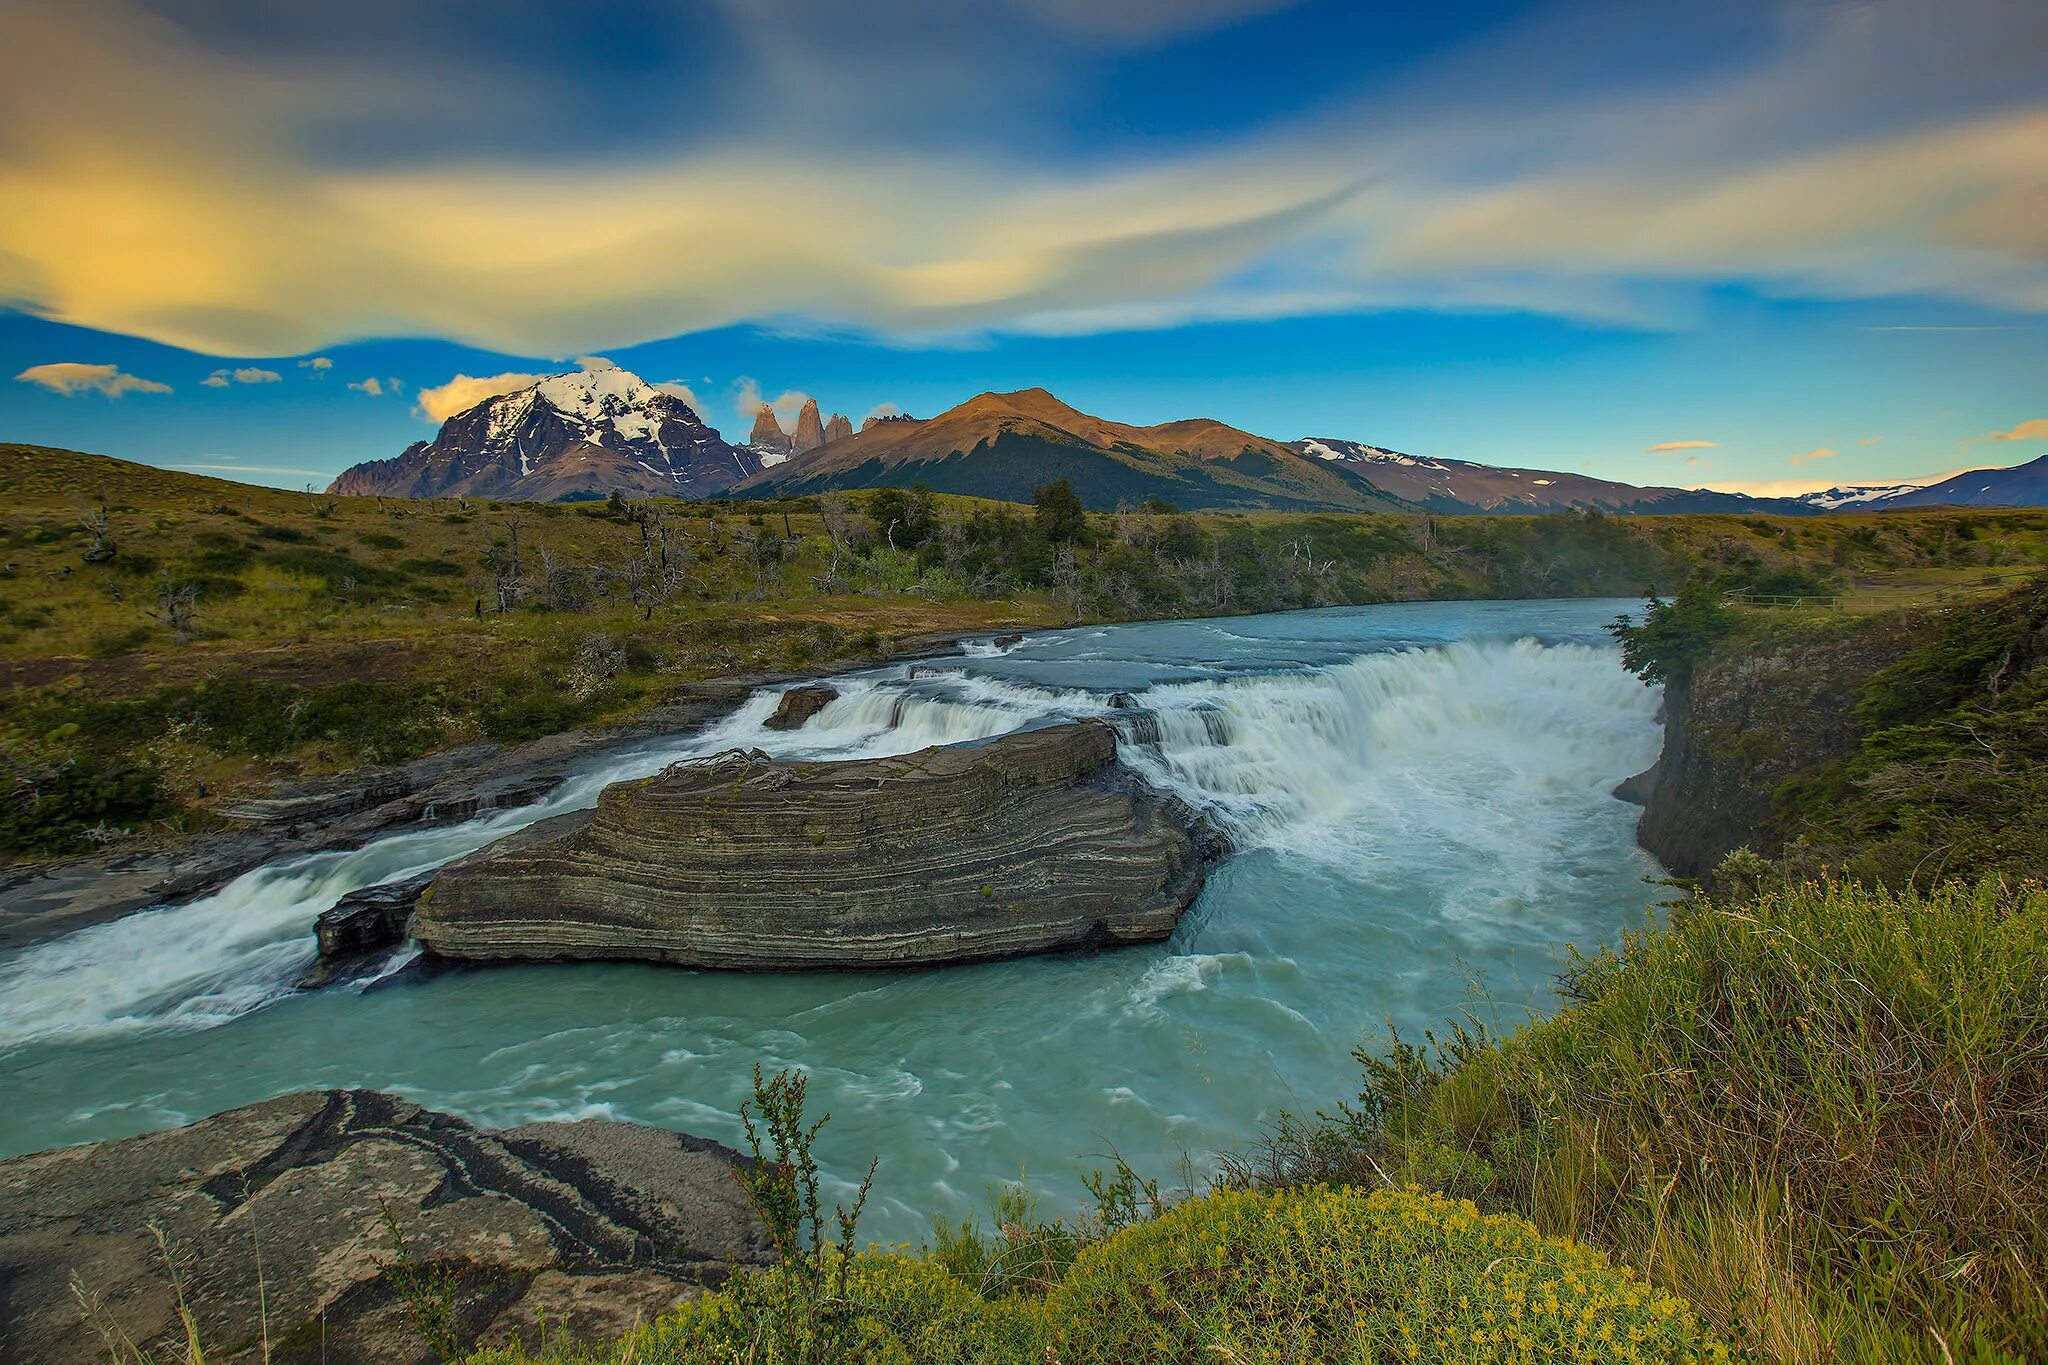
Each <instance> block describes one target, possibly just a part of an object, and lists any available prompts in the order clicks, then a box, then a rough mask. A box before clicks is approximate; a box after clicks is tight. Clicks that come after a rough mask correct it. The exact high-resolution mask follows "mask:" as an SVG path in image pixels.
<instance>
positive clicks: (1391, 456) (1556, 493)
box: [330, 366, 2048, 515]
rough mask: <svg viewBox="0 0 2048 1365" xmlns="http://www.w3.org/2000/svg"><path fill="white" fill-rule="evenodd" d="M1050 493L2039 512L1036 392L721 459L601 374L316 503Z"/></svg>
mask: <svg viewBox="0 0 2048 1365" xmlns="http://www.w3.org/2000/svg"><path fill="white" fill-rule="evenodd" d="M1061 478H1064V479H1066V480H1067V481H1068V482H1069V483H1070V484H1071V485H1072V486H1073V488H1074V490H1075V491H1076V492H1077V493H1079V494H1080V496H1081V499H1082V501H1083V502H1085V503H1086V504H1087V505H1089V506H1090V507H1094V508H1097V509H1101V510H1108V509H1112V508H1115V507H1117V506H1118V505H1120V504H1129V505H1137V504H1141V503H1144V502H1148V501H1159V502H1166V503H1171V504H1173V505H1174V506H1176V507H1182V508H1186V509H1189V510H1204V509H1226V508H1228V509H1259V508H1265V509H1272V510H1282V511H1309V510H1315V511H1343V512H1370V511H1407V512H1415V511H1431V512H1439V513H1443V514H1446V515H1460V514H1474V513H1494V514H1513V513H1521V514H1541V513H1554V512H1566V511H1601V512H1610V513H1627V514H1649V513H1685V512H1736V513H1777V514H1792V515H1815V514H1820V513H1824V512H1832V511H1837V510H1843V509H1853V510H1856V511H1880V510H1885V509H1888V508H1895V507H1900V508H1903V507H1931V506H1938V505H1942V504H1962V505H1977V506H2037V505H2043V504H2048V456H2043V457H2042V458H2040V459H2037V460H2034V461H2033V462H2031V463H2029V464H2024V465H2019V466H2015V467H2012V468H2004V469H1976V470H1965V471H1958V472H1955V473H1952V474H1947V475H1934V476H1929V477H1927V478H1923V479H1908V480H1900V481H1897V482H1893V483H1881V484H1850V485H1843V486H1840V487H1836V488H1830V489H1825V490H1822V491H1820V492H1816V493H1806V494H1802V495H1799V496H1797V497H1784V498H1759V497H1751V496H1749V495H1747V494H1742V493H1726V492H1717V491H1715V490H1712V489H1688V488H1674V487H1661V486H1652V487H1638V486H1636V485H1633V484H1626V483H1619V482H1615V481H1613V480H1609V479H1596V478H1592V477H1589V476H1587V475H1584V474H1568V473H1561V472H1558V471H1553V470H1541V469H1516V468H1507V467H1502V466H1496V465H1486V464H1478V463H1474V462H1472V461H1467V460H1447V459H1438V458H1434V457H1430V456H1418V455H1409V454H1405V453H1403V452H1401V451H1398V450H1390V449H1387V448H1386V447H1383V446H1374V445H1368V444H1365V443H1364V442H1360V441H1351V440H1343V439H1339V438H1335V437H1311V438H1307V439H1303V440H1297V441H1277V440H1273V439H1271V438H1269V437H1265V436H1259V435H1256V434H1254V433H1252V432H1249V431H1242V430H1240V429H1238V428H1236V427H1232V426H1228V425H1226V424H1224V423H1222V422H1218V421H1214V420H1211V419H1209V418H1191V419H1186V420H1183V421H1177V422H1163V423H1160V424H1158V425H1155V426H1131V425H1128V424H1125V423H1122V422H1113V421H1109V420H1107V419H1104V418H1101V417H1095V416H1092V415H1090V414H1088V413H1085V412H1082V411H1080V410H1079V409H1077V408H1074V407H1072V406H1070V405H1068V404H1066V403H1063V402H1061V401H1060V400H1059V399H1058V398H1055V397H1054V396H1053V395H1052V394H1050V393H1048V392H1047V391H1046V390H1044V389H1039V388H1032V389H1020V390H1017V391H1016V392H1013V393H983V394H978V395H976V396H975V397H973V398H970V399H968V400H967V401H966V402H964V403H962V404H960V405H959V406H957V407H954V408H949V409H947V410H946V411H945V412H942V413H940V414H938V415H937V416H935V417H931V418H925V419H918V418H913V417H907V416H900V415H898V416H890V417H870V418H868V419H867V420H865V421H864V422H862V423H861V426H860V429H859V430H858V431H856V430H854V428H853V424H852V422H851V421H849V420H848V419H847V418H846V417H845V416H843V415H841V414H838V413H834V414H833V415H832V416H831V417H830V418H829V419H826V418H823V417H822V416H821V414H820V410H819V407H818V404H817V402H816V401H815V400H808V401H806V402H805V404H804V407H803V409H802V411H801V412H800V413H799V414H798V416H797V420H796V427H795V430H794V431H785V430H784V429H783V427H782V424H781V422H780V421H779V420H778V419H777V417H776V414H775V411H774V409H773V408H771V407H770V406H768V405H767V404H765V403H764V404H762V405H761V407H760V408H759V409H758V410H757V412H756V414H755V419H754V426H753V431H752V433H751V435H750V437H749V439H748V442H747V444H745V445H741V446H734V445H729V444H727V443H726V442H725V441H724V440H723V439H722V438H721V437H720V436H719V434H718V433H717V432H716V431H714V430H712V429H711V428H710V427H709V426H707V425H705V423H704V422H703V421H702V419H700V418H699V417H698V415H697V413H696V412H695V411H694V410H692V409H691V407H690V405H689V404H688V403H687V402H686V401H684V400H683V399H682V398H680V397H678V396H676V395H675V394H673V393H670V392H668V391H667V390H665V389H662V388H660V387H658V386H656V385H652V384H649V383H647V382H646V381H645V380H642V379H640V378H639V377H638V376H636V375H632V374H629V373H627V372H626V371H624V370H621V369H619V368H617V367H615V366H606V367H596V368H591V369H586V370H577V371H573V372H571V373H568V374H558V375H551V376H549V377H548V378H545V379H542V380H539V381H537V382H536V383H534V384H531V385H529V386H527V387H526V388H523V389H519V390H516V391H514V392H512V393H507V394H500V395H498V396H497V397H494V398H489V399H486V400H484V401H483V402H482V403H479V404H477V405H476V406H475V407H473V408H470V409H469V410H467V411H466V412H462V413H458V414H456V415H455V416H453V417H451V418H449V419H448V420H447V421H446V422H445V423H444V424H443V425H442V427H441V430H440V433H439V434H438V435H437V436H436V437H435V438H434V440H432V441H422V442H419V443H417V444H415V445H413V446H411V447H409V448H408V449H407V450H405V451H404V452H403V453H402V454H400V455H398V456H396V457H394V458H392V459H388V460H372V461H369V462H367V463H364V464H359V465H356V466H354V467H352V468H350V469H348V470H346V471H344V472H343V473H342V474H341V475H340V477H338V478H337V479H335V481H334V483H333V484H332V486H331V488H330V491H331V492H335V493H376V494H385V495H393V496H404V497H442V496H457V495H467V496H476V497H491V498H502V499H508V500H525V501H559V500H562V499H565V498H579V497H596V496H603V495H605V494H607V493H609V492H610V491H611V490H612V489H614V488H617V489H620V490H622V491H624V492H626V493H628V494H632V495H636V496H643V497H644V496H670V497H681V498H704V497H712V496H729V497H736V498H762V497H781V496H788V495H803V494H813V493H821V492H827V491H833V490H840V489H858V488H883V487H908V486H910V485H911V484H915V483H921V484H923V485H925V486H926V487H927V488H930V489H932V490H934V491H936V492H942V493H964V494H972V495H975V496H979V497H987V498H1000V499H1004V500H1007V501H1012V502H1021V501H1026V500H1028V499H1029V498H1030V497H1031V495H1032V491H1033V490H1034V489H1036V488H1037V487H1039V486H1040V485H1042V484H1045V483H1048V482H1051V481H1052V480H1054V479H1061Z"/></svg>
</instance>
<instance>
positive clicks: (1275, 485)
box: [732, 389, 1413, 512]
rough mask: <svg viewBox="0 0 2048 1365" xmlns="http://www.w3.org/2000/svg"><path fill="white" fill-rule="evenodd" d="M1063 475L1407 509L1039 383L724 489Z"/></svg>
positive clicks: (1217, 430)
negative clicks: (1091, 406) (1103, 412)
mask: <svg viewBox="0 0 2048 1365" xmlns="http://www.w3.org/2000/svg"><path fill="white" fill-rule="evenodd" d="M1060 478H1064V479H1066V480H1067V481H1068V482H1069V483H1071V484H1072V485H1073V487H1074V491H1075V492H1077V493H1079V494H1080V495H1081V500H1082V501H1083V502H1085V503H1086V504H1087V505H1088V506H1090V507H1094V508H1097V509H1103V510H1107V509H1111V508H1114V507H1116V506H1117V504H1119V503H1141V502H1144V501H1146V500H1148V499H1154V498H1156V499H1162V500H1164V501H1167V502H1171V503H1173V504H1174V505H1175V506H1178V507H1184V508H1188V509H1191V510H1192V509H1197V508H1275V509H1288V510H1303V509H1318V510H1329V511H1348V512H1373V511H1396V510H1413V508H1412V507H1410V506H1409V505H1408V504H1407V503H1406V502H1404V501H1403V500H1402V499H1401V498H1400V497H1398V496H1395V495H1393V494H1390V493H1388V492H1386V491H1383V490H1382V489H1381V488H1379V487H1377V486H1376V485H1375V481H1374V480H1373V479H1370V478H1368V477H1366V475H1365V474H1364V473H1362V472H1361V471H1359V470H1358V469H1355V468H1353V467H1351V466H1350V465H1347V464H1345V463H1342V462H1333V461H1326V460H1321V459H1317V458H1315V457H1314V456H1311V455H1306V454H1304V453H1302V451H1300V450H1299V449H1297V448H1295V447H1294V446H1290V445H1287V444H1286V443H1284V442H1281V441H1274V440H1269V439H1268V438H1266V437H1264V436H1254V435H1253V434H1252V433H1250V432H1248V431H1239V430H1238V429H1237V428H1235V427H1229V426H1225V425H1224V424H1223V423H1221V422H1216V421H1211V420H1209V419H1207V418H1194V419H1190V420H1187V421H1180V422H1166V423H1162V424H1160V425H1158V426H1150V427H1137V426H1127V425H1125V424H1123V423H1121V422H1110V421H1106V420H1104V419H1103V418H1100V417H1094V416H1090V415H1089V414H1087V413H1085V412H1081V411H1080V410H1078V409H1076V408H1072V407H1069V406H1068V405H1067V404H1065V403H1062V402H1061V401H1060V400H1059V399H1057V398H1055V397H1053V396H1052V395H1051V394H1050V393H1047V392H1046V391H1045V390H1044V389H1021V390H1019V391H1017V392H1015V393H984V394H980V395H978V396H976V397H974V398H970V399H969V400H967V401H966V402H965V403H962V404H961V405H960V406H958V407H956V408H952V409H949V410H948V411H946V412H942V413H940V414H939V415H938V416H936V417H932V418H928V419H926V420H923V421H918V420H915V419H912V418H890V419H887V420H881V421H875V422H872V423H863V425H862V428H861V430H860V431H858V432H856V433H854V434H853V435H850V436H841V437H839V438H838V439H836V440H832V441H828V442H827V443H826V444H824V445H822V446H820V447H819V448H818V449H816V450H814V451H810V452H808V453H806V454H803V455H800V456H798V457H796V458H794V459H792V460H790V461H789V462H788V463H787V464H781V465H776V466H774V467H773V468H770V469H765V470H763V471H762V472H761V473H759V474H757V475H755V476H754V477H752V478H750V479H748V480H746V481H745V482H744V483H742V484H740V485H738V486H737V487H735V488H734V489H733V490H732V496H734V497H774V496H780V495H784V494H807V493H820V492H825V491H828V490H831V489H842V488H883V487H898V488H900V487H908V486H909V485H911V484H913V483H922V484H924V485H925V486H926V487H928V488H931V489H933V490H934V491H936V492H942V493H967V494H974V495H977V496H980V497H985V498H1003V499H1007V500H1009V501H1013V502H1021V501H1028V500H1029V499H1030V497H1031V492H1032V490H1033V489H1034V488H1037V487H1038V486H1039V485H1041V484H1045V483H1049V482H1051V481H1052V480H1054V479H1060Z"/></svg>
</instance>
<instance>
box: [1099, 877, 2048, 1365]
mask: <svg viewBox="0 0 2048 1365" xmlns="http://www.w3.org/2000/svg"><path fill="white" fill-rule="evenodd" d="M1565 991H1566V995H1567V998H1568V999H1569V1000H1570V1001H1571V1003H1570V1005H1569V1006H1568V1008H1566V1009H1565V1010H1564V1011H1563V1012H1562V1013H1560V1014H1558V1015H1557V1016H1555V1017H1554V1018H1552V1019H1549V1020H1546V1021H1544V1022H1542V1023H1539V1024H1535V1025H1532V1026H1530V1027H1528V1028H1525V1029H1523V1030H1521V1031H1520V1032H1519V1033H1517V1034H1515V1035H1513V1036H1512V1037H1510V1038H1508V1039H1506V1040H1504V1041H1501V1040H1487V1039H1483V1038H1475V1037H1473V1036H1471V1035H1466V1034H1455V1035H1454V1036H1453V1037H1452V1038H1451V1039H1450V1040H1448V1041H1447V1042H1446V1043H1445V1044H1444V1045H1442V1046H1440V1047H1435V1048H1432V1049H1430V1050H1429V1051H1428V1052H1424V1051H1423V1050H1421V1049H1413V1048H1401V1047H1398V1046H1397V1048H1396V1050H1395V1053H1394V1054H1393V1055H1392V1056H1391V1057H1377V1056H1372V1055H1370V1054H1367V1055H1365V1056H1363V1057H1362V1060H1365V1061H1367V1062H1368V1069H1367V1082H1368V1084H1367V1088H1366V1092H1365V1094H1364V1095H1363V1096H1362V1097H1361V1100H1360V1102H1359V1103H1358V1104H1357V1105H1355V1106H1348V1107H1347V1108H1346V1109H1345V1111H1344V1112H1343V1113H1342V1114H1341V1115H1338V1116H1336V1117H1335V1118H1333V1119H1331V1120H1326V1121H1325V1123H1324V1124H1323V1125H1322V1127H1321V1128H1320V1129H1318V1130H1317V1131H1316V1132H1315V1134H1314V1140H1313V1141H1306V1142H1297V1143H1296V1144H1295V1145H1294V1146H1293V1147H1292V1148H1291V1154H1292V1156H1293V1157H1294V1158H1295V1159H1294V1160H1292V1161H1281V1162H1278V1163H1275V1164H1274V1166H1273V1167H1272V1168H1271V1169H1270V1170H1269V1172H1268V1178H1276V1179H1281V1180H1285V1179H1295V1178H1300V1176H1301V1175H1302V1174H1303V1173H1310V1174H1313V1173H1315V1172H1317V1171H1321V1170H1327V1169H1331V1168H1333V1167H1337V1166H1340V1165H1341V1164H1342V1161H1341V1156H1342V1153H1343V1150H1344V1149H1347V1148H1348V1149H1349V1150H1350V1151H1351V1152H1352V1153H1354V1154H1355V1156H1354V1158H1353V1161H1352V1164H1353V1165H1354V1166H1357V1167H1363V1168H1365V1169H1368V1170H1385V1171H1388V1172H1390V1173H1392V1175H1393V1176H1394V1177H1395V1178H1397V1179H1409V1180H1425V1179H1438V1180H1443V1181H1446V1182H1472V1183H1471V1184H1468V1185H1466V1186H1465V1187H1467V1188H1471V1187H1473V1185H1476V1186H1477V1187H1478V1189H1479V1191H1480V1193H1481V1197H1482V1198H1484V1199H1485V1200H1486V1201H1487V1202H1488V1203H1489V1204H1490V1205H1492V1206H1494V1207H1500V1208H1511V1209H1515V1210H1518V1211H1523V1212H1526V1213H1528V1214H1529V1215H1530V1216H1532V1217H1534V1218H1535V1219H1536V1221H1537V1222H1538V1223H1539V1224H1540V1225H1541V1226H1543V1227H1545V1228H1546V1229H1549V1230H1555V1231H1559V1232H1563V1231H1569V1232H1571V1233H1572V1235H1575V1236H1578V1237H1583V1238H1585V1239H1587V1240H1588V1241H1590V1242H1592V1243H1594V1244H1596V1245H1599V1246H1602V1247H1605V1248H1607V1249H1608V1250H1609V1251H1610V1252H1612V1253H1614V1254H1616V1255H1619V1256H1622V1257H1624V1258H1625V1259H1627V1260H1630V1261H1632V1262H1635V1263H1638V1264H1641V1265H1645V1266H1647V1267H1650V1268H1652V1269H1654V1271H1655V1272H1656V1274H1657V1276H1658V1279H1659V1282H1660V1283H1662V1284H1664V1285H1666V1286H1667V1287H1669V1288H1671V1289H1672V1290H1674V1292H1677V1293H1680V1294H1683V1295H1684V1296H1685V1297H1686V1298H1687V1299H1689V1300H1690V1301H1691V1302H1693V1303H1694V1304H1695V1305H1697V1306H1698V1307H1699V1308H1700V1309H1701V1310H1702V1311H1703V1312H1705V1313H1707V1314H1708V1316H1709V1318H1710V1319H1711V1321H1712V1322H1713V1323H1714V1324H1715V1326H1717V1327H1718V1328H1720V1329H1721V1330H1723V1331H1725V1332H1727V1333H1728V1334H1729V1335H1731V1336H1736V1337H1738V1338H1747V1340H1746V1343H1745V1344H1750V1345H1754V1346H1755V1347H1757V1348H1758V1349H1759V1350H1760V1351H1761V1352H1763V1353H1765V1354H1768V1355H1770V1356H1772V1357H1775V1358H1778V1359H1783V1360H1791V1361H1824V1360H1838V1359H1839V1360H1887V1361H1912V1360H1924V1361H1929V1362H1934V1361H1943V1360H1946V1359H1949V1358H1951V1355H1952V1358H1953V1359H1956V1360H1964V1359H1973V1360H2006V1359H2043V1358H2048V1318H2044V1316H2043V1314H2042V1313H2041V1311H2040V1304H2041V1300H2040V1293H2041V1285H2042V1283H2043V1281H2044V1279H2048V1066H2044V1064H2043V1063H2044V1059H2048V893H2044V892H2042V891H2041V890H2040V889H2039V888H2038V887H2034V888H2027V889H2023V890H2019V891H2012V890H2007V889H2005V888H2003V887H2001V886H2000V885H1999V884H1997V883H1996V882H1987V883H1985V884H1984V885H1981V886H1978V887H1975V888H1971V887H1968V886H1957V885H1951V886H1948V887H1946V888H1943V889H1941V890H1939V891H1936V892H1932V893H1926V894H1919V893H1914V892H1899V893H1892V892H1886V891H1880V890H1873V889H1867V888H1865V887H1862V886H1860V885H1855V884H1807V885H1795V886H1785V885H1783V884H1782V883H1781V884H1779V885H1777V886H1776V887H1766V888H1765V889H1764V890H1762V891H1761V892H1760V893H1759V894H1758V895H1756V897H1755V898H1754V899H1753V900H1751V901H1748V902H1744V903H1740V904H1732V903H1731V904H1720V903H1712V902H1706V901H1695V902H1692V903H1689V904H1688V905H1687V906H1685V907H1682V908H1681V909H1680V910H1679V911H1678V912H1676V913H1675V915H1674V918H1673V921H1672V923H1671V924H1670V925H1669V926H1668V927H1667V928H1664V929H1652V930H1647V931H1644V932H1641V933H1637V934H1634V935H1631V936H1630V937H1629V938H1628V940H1627V941H1626V942H1625V944H1624V945H1623V946H1622V947H1621V948H1620V949H1619V950H1616V951H1612V952H1606V953H1602V954H1599V955H1597V956H1594V957H1591V958H1587V959H1583V960H1581V961H1579V962H1578V963H1577V964H1576V965H1575V967H1574V968H1573V970H1572V971H1571V972H1570V973H1569V974H1568V975H1567V977H1566V980H1565ZM1447 1152H1448V1153H1452V1154H1457V1155H1459V1156H1460V1158H1461V1159H1460V1160H1459V1161H1447V1160H1446V1159H1445V1157H1446V1153H1447ZM1454 1187H1455V1184H1454ZM1069 1365H1071V1362H1070V1363H1069Z"/></svg>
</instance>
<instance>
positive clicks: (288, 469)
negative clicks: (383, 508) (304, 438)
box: [168, 462, 334, 479]
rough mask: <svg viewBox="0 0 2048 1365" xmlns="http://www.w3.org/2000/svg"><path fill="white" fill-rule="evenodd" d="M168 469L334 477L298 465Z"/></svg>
mask: <svg viewBox="0 0 2048 1365" xmlns="http://www.w3.org/2000/svg"><path fill="white" fill-rule="evenodd" d="M168 467H169V468H171V469H191V470H197V471H199V472H201V473H227V474H303V475H305V476H306V477H307V478H311V479H331V478H333V477H334V474H333V472H332V471H330V470H320V469H306V468H304V467H303V466H300V465H289V464H239V463H226V462H222V463H219V464H174V465H170V466H168Z"/></svg>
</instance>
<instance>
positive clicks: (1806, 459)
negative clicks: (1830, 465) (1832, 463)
mask: <svg viewBox="0 0 2048 1365" xmlns="http://www.w3.org/2000/svg"><path fill="white" fill-rule="evenodd" d="M1834 458H1835V451H1834V447H1832V446H1816V447H1815V448H1813V449H1812V450H1808V451H1804V452H1802V453H1800V454H1798V455H1794V456H1793V457H1792V458H1791V460H1790V461H1789V463H1791V464H1794V465H1802V464H1812V463H1813V462H1814V461H1815V460H1832V459H1834Z"/></svg>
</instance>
